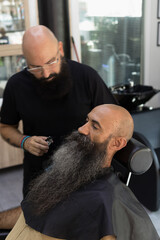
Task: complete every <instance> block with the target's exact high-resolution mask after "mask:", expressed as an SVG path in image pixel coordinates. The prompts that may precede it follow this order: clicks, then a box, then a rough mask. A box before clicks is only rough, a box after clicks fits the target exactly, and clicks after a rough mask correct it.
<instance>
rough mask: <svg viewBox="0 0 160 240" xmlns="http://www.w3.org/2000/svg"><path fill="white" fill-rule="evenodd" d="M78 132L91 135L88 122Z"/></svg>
mask: <svg viewBox="0 0 160 240" xmlns="http://www.w3.org/2000/svg"><path fill="white" fill-rule="evenodd" d="M78 132H79V133H81V134H83V135H86V136H87V135H89V127H88V122H87V123H86V124H84V125H83V126H81V127H79V128H78Z"/></svg>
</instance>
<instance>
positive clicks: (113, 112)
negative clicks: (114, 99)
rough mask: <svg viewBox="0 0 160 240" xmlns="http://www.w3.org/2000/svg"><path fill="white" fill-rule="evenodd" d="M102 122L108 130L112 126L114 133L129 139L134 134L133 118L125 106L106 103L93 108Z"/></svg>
mask: <svg viewBox="0 0 160 240" xmlns="http://www.w3.org/2000/svg"><path fill="white" fill-rule="evenodd" d="M93 113H94V114H96V115H97V117H99V120H100V122H101V124H102V125H103V126H104V128H105V129H106V130H107V129H108V128H109V127H111V131H112V134H113V135H114V136H118V137H120V136H121V137H124V138H126V140H127V141H128V140H129V139H131V137H132V135H133V128H134V124H133V119H132V116H131V115H130V113H129V112H128V111H127V110H126V109H125V108H123V107H121V106H118V105H113V104H104V105H100V106H98V107H95V108H94V109H93Z"/></svg>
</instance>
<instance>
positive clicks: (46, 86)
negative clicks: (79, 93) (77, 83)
mask: <svg viewBox="0 0 160 240" xmlns="http://www.w3.org/2000/svg"><path fill="white" fill-rule="evenodd" d="M52 77H53V79H51V80H49V81H47V80H48V79H50V78H52ZM33 79H34V81H35V83H36V90H37V92H38V94H39V95H40V96H41V98H43V99H45V100H49V101H50V100H55V99H61V98H63V97H64V96H66V95H67V94H68V93H69V91H70V89H71V87H72V80H71V77H70V72H69V67H68V64H67V62H66V61H65V59H64V58H63V57H61V68H60V72H59V73H52V74H50V76H49V77H48V78H40V79H37V78H35V77H34V78H33Z"/></svg>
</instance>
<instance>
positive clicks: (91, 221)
mask: <svg viewBox="0 0 160 240" xmlns="http://www.w3.org/2000/svg"><path fill="white" fill-rule="evenodd" d="M132 133H133V119H132V117H131V115H130V114H129V112H128V111H127V110H125V109H124V108H122V107H120V106H116V105H112V104H104V105H100V106H98V107H96V108H94V109H93V110H92V111H91V112H90V113H89V114H88V116H87V122H86V124H85V125H83V126H82V127H80V128H79V129H78V131H75V132H73V133H72V134H71V135H70V136H68V137H67V138H66V140H65V142H64V143H63V144H62V146H61V147H60V148H59V149H58V150H57V151H56V152H55V154H54V155H53V156H52V159H51V161H52V163H51V165H50V166H49V168H48V169H47V170H46V171H45V172H44V173H43V174H42V175H40V176H39V177H38V178H36V179H35V180H34V181H33V182H32V184H31V186H30V191H29V193H28V195H27V197H26V198H25V199H24V200H23V201H22V204H21V206H22V213H21V215H20V217H19V219H18V221H17V223H16V225H15V227H14V228H13V229H12V231H11V232H10V234H9V235H8V237H7V238H6V239H7V240H21V239H23V240H25V239H27V240H31V239H34V240H36V239H37V240H40V239H44V240H49V239H67V240H100V239H101V240H114V239H117V240H158V239H159V236H158V234H157V232H156V230H155V228H154V226H153V224H152V222H151V220H150V218H149V217H148V215H147V213H146V212H145V210H144V209H143V207H142V206H141V204H140V203H139V202H138V201H137V199H136V198H135V196H134V195H133V193H132V192H131V191H130V189H129V188H128V187H126V186H125V185H124V184H123V183H122V182H121V181H120V180H119V179H118V177H117V176H116V174H115V173H114V172H113V169H112V167H111V162H112V158H113V156H114V154H115V153H116V152H117V151H118V150H120V149H122V148H123V147H125V146H126V144H127V142H128V140H129V139H130V138H131V137H132Z"/></svg>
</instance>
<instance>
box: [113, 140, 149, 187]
mask: <svg viewBox="0 0 160 240" xmlns="http://www.w3.org/2000/svg"><path fill="white" fill-rule="evenodd" d="M152 161H153V158H152V153H151V150H150V148H148V147H147V146H146V145H144V144H143V143H141V142H140V141H138V140H136V139H135V138H132V139H131V140H130V141H129V142H128V143H127V146H126V147H125V148H123V149H121V150H120V151H118V152H117V153H116V154H115V155H114V158H113V161H112V166H113V168H114V169H115V172H116V173H117V174H118V176H119V178H120V179H121V181H122V182H124V183H125V184H126V185H128V184H129V178H130V174H134V175H141V174H143V173H145V172H146V171H148V169H149V168H150V167H151V165H152Z"/></svg>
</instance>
